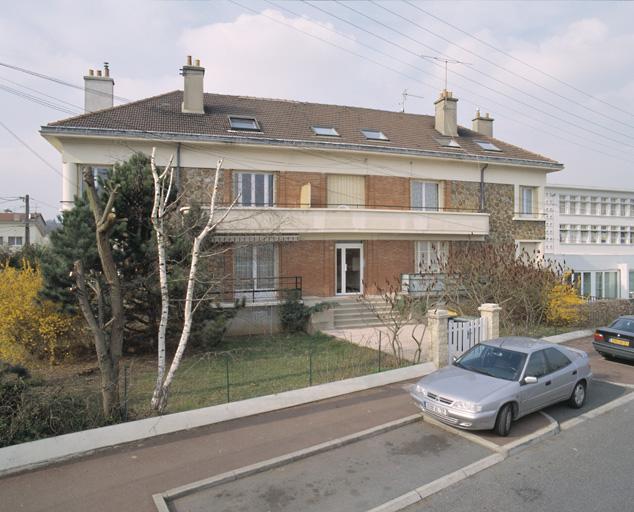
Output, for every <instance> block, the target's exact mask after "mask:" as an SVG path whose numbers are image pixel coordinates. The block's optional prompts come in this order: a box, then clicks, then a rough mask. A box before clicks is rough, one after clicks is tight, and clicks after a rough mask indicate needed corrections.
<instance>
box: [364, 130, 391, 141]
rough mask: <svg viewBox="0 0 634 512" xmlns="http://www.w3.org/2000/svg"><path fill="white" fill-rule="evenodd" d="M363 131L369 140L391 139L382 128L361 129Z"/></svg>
mask: <svg viewBox="0 0 634 512" xmlns="http://www.w3.org/2000/svg"><path fill="white" fill-rule="evenodd" d="M361 133H362V134H363V135H364V136H365V138H366V139H368V140H390V139H388V138H387V136H386V135H385V134H384V133H383V132H382V131H381V130H366V129H364V130H361Z"/></svg>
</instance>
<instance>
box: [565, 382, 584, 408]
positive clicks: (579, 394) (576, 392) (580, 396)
mask: <svg viewBox="0 0 634 512" xmlns="http://www.w3.org/2000/svg"><path fill="white" fill-rule="evenodd" d="M568 403H569V404H570V407H572V408H573V409H581V408H582V407H583V404H585V403H586V385H585V383H583V382H577V384H575V389H573V390H572V395H570V400H568Z"/></svg>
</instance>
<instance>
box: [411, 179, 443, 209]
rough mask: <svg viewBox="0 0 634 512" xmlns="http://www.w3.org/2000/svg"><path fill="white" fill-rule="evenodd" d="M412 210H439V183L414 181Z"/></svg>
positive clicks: (412, 186)
mask: <svg viewBox="0 0 634 512" xmlns="http://www.w3.org/2000/svg"><path fill="white" fill-rule="evenodd" d="M411 204H412V210H425V211H438V183H434V182H431V181H412V185H411Z"/></svg>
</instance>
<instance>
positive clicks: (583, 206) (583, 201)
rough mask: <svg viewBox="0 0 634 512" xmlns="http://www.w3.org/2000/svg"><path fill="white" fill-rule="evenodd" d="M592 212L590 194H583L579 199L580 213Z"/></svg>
mask: <svg viewBox="0 0 634 512" xmlns="http://www.w3.org/2000/svg"><path fill="white" fill-rule="evenodd" d="M589 213H590V203H588V196H581V198H580V200H579V214H580V215H588V214H589Z"/></svg>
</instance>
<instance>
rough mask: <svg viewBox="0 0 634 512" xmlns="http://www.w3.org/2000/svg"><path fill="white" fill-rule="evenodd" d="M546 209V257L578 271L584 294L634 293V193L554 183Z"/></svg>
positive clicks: (606, 296)
mask: <svg viewBox="0 0 634 512" xmlns="http://www.w3.org/2000/svg"><path fill="white" fill-rule="evenodd" d="M545 210H546V217H547V220H546V243H545V255H546V257H548V258H551V259H554V260H556V261H559V262H560V263H562V264H563V265H565V266H566V267H567V268H568V269H569V270H571V271H572V272H573V278H574V280H575V283H576V285H577V286H578V288H579V292H580V293H581V294H582V295H584V296H587V297H593V298H598V299H614V298H621V299H625V298H630V297H632V296H633V295H634V191H627V190H611V189H606V188H595V187H578V186H566V185H548V186H547V187H546V205H545Z"/></svg>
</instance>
